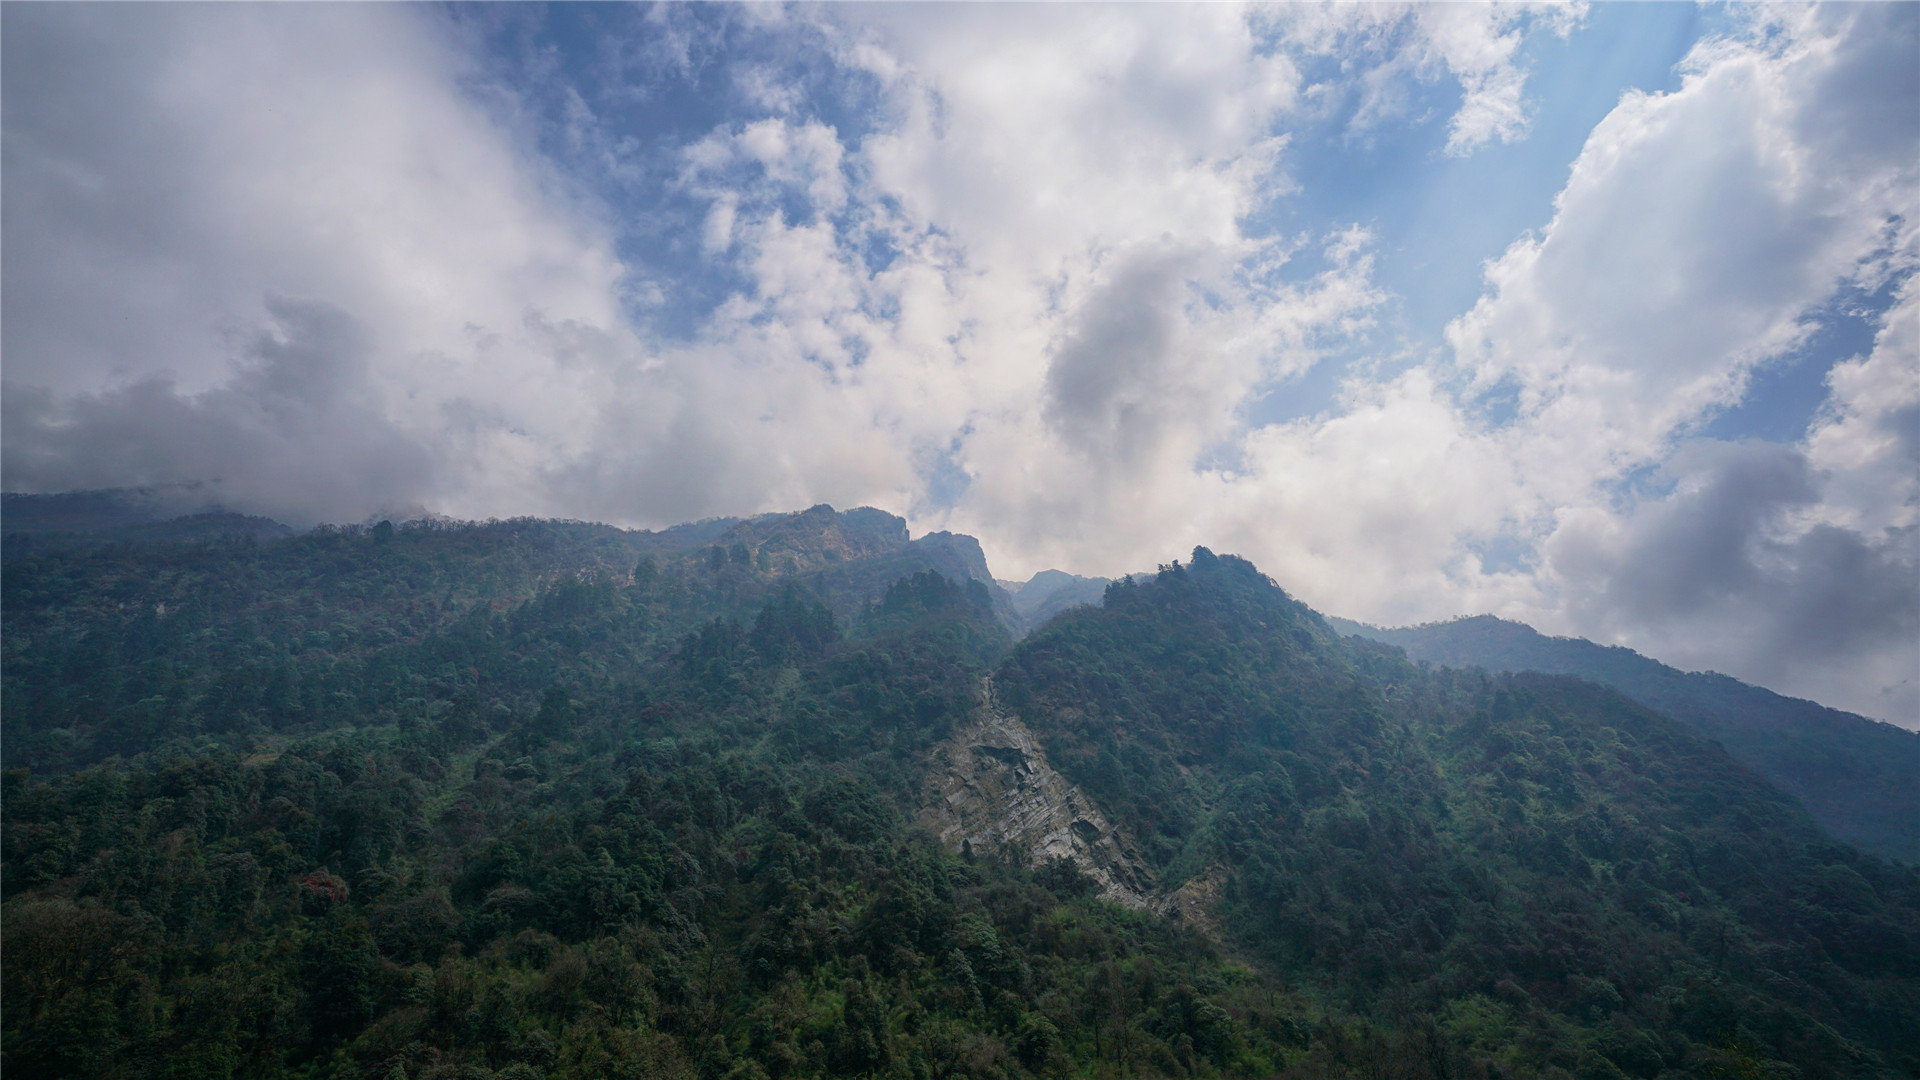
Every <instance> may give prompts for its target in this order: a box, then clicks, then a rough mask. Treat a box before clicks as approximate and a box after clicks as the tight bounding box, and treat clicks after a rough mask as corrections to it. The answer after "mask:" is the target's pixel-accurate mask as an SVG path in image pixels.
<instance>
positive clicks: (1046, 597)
mask: <svg viewBox="0 0 1920 1080" xmlns="http://www.w3.org/2000/svg"><path fill="white" fill-rule="evenodd" d="M1107 582H1108V579H1106V578H1100V577H1081V576H1080V575H1079V574H1069V573H1067V572H1066V571H1064V570H1042V571H1040V572H1039V573H1037V574H1035V575H1033V576H1032V577H1030V578H1028V579H1027V580H1026V581H1023V582H1004V581H1003V582H1001V583H1000V585H1001V587H1002V588H1004V589H1006V591H1007V593H1008V594H1009V596H1010V597H1011V599H1012V601H1013V609H1014V611H1015V612H1017V613H1018V614H1019V616H1020V619H1021V626H1022V627H1023V629H1026V630H1037V629H1039V628H1040V627H1042V626H1045V625H1046V623H1047V620H1048V619H1051V618H1053V617H1054V616H1055V615H1058V614H1060V613H1061V612H1062V611H1065V610H1067V609H1068V608H1074V607H1082V606H1085V605H1088V604H1098V603H1099V602H1100V600H1101V598H1102V597H1103V596H1104V595H1105V594H1106V590H1107Z"/></svg>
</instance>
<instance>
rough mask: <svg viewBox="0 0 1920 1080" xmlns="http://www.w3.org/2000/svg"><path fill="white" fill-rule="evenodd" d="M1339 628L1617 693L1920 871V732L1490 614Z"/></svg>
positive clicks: (1856, 839) (1470, 663) (1453, 661)
mask: <svg viewBox="0 0 1920 1080" xmlns="http://www.w3.org/2000/svg"><path fill="white" fill-rule="evenodd" d="M1331 621H1332V622H1333V624H1334V625H1335V626H1336V627H1337V628H1338V629H1339V630H1340V631H1341V632H1342V633H1347V634H1360V635H1362V636H1364V637H1368V638H1372V639H1374V640H1376V641H1384V642H1387V643H1388V644H1391V645H1398V646H1400V647H1401V648H1403V649H1405V650H1406V651H1407V655H1408V656H1410V657H1412V658H1413V659H1415V660H1425V661H1428V662H1430V663H1435V664H1446V665H1448V666H1451V667H1480V668H1485V669H1487V670H1488V671H1544V672H1550V673H1554V674H1560V675H1577V676H1579V677H1580V678H1583V679H1587V680H1589V681H1591V682H1596V683H1599V684H1601V685H1603V686H1611V687H1613V688H1614V689H1616V690H1618V691H1620V692H1621V693H1623V694H1625V695H1627V696H1628V697H1630V698H1632V699H1633V700H1635V701H1637V702H1639V703H1640V704H1642V705H1645V706H1647V707H1648V708H1650V709H1655V710H1658V711H1660V712H1663V713H1666V714H1667V715H1669V716H1671V717H1673V718H1674V719H1676V720H1679V721H1680V722H1681V723H1683V724H1685V725H1687V727H1688V728H1690V729H1691V730H1692V731H1693V732H1694V733H1695V734H1698V735H1700V736H1702V737H1704V738H1709V739H1718V740H1719V741H1720V742H1721V743H1722V744H1724V745H1725V746H1726V748H1727V751H1728V752H1729V753H1731V754H1732V755H1733V756H1734V757H1735V758H1738V759H1739V760H1740V761H1741V762H1743V763H1744V764H1746V765H1747V766H1748V767H1750V768H1752V769H1753V770H1754V771H1755V772H1758V773H1759V774H1760V775H1762V776H1764V777H1766V778H1767V779H1769V780H1771V781H1773V782H1774V783H1775V784H1777V785H1779V786H1780V787H1781V788H1782V789H1783V790H1785V791H1787V792H1788V793H1789V794H1792V795H1794V796H1796V797H1797V798H1799V800H1800V801H1801V802H1802V803H1805V804H1806V807H1807V809H1808V810H1809V811H1810V812H1811V813H1812V814H1813V816H1814V820H1816V821H1818V822H1819V823H1820V824H1821V825H1823V826H1825V827H1826V829H1827V831H1829V832H1831V833H1832V834H1833V835H1835V836H1837V837H1839V838H1840V839H1842V840H1845V841H1848V842H1849V843H1853V844H1858V845H1860V846H1861V847H1863V848H1865V849H1867V850H1868V851H1873V852H1878V853H1879V854H1882V855H1886V856H1888V857H1890V858H1895V859H1901V860H1903V861H1906V862H1910V863H1920V733H1916V732H1912V731H1906V730H1903V729H1901V728H1897V727H1894V726H1893V725H1891V724H1883V723H1880V722H1879V721H1875V720H1869V719H1867V718H1866V717H1864V716H1857V715H1855V714H1853V713H1849V712H1842V711H1840V710H1838V709H1829V708H1827V707H1826V706H1824V705H1818V704H1815V703H1814V702H1811V701H1804V700H1801V699H1799V698H1790V697H1784V696H1782V695H1780V694H1776V693H1774V692H1773V691H1771V690H1765V689H1762V688H1760V687H1758V686H1750V685H1748V684H1746V683H1743V682H1740V681H1738V680H1737V679H1731V678H1728V677H1727V676H1725V675H1715V674H1712V673H1706V672H1684V671H1679V670H1677V669H1675V668H1671V667H1668V666H1667V665H1665V664H1662V663H1660V662H1659V661H1657V660H1650V659H1648V658H1647V657H1644V656H1641V655H1640V654H1639V653H1636V652H1633V651H1632V650H1629V649H1623V648H1619V647H1617V646H1604V645H1596V644H1594V643H1593V642H1591V641H1583V640H1580V639H1578V638H1559V637H1548V636H1546V635H1544V634H1541V633H1539V632H1537V631H1535V630H1534V629H1533V628H1532V627H1529V626H1525V625H1523V624H1521V623H1516V622H1508V621H1506V620H1504V619H1496V618H1494V617H1493V616H1491V615H1480V616H1475V617H1472V618H1466V619H1456V620H1454V621H1452V622H1444V623H1429V624H1426V625H1423V626H1409V627H1403V628H1399V629H1392V630H1383V629H1380V628H1379V627H1373V626H1366V625H1364V624H1361V623H1349V622H1346V621H1344V620H1340V619H1335V620H1331Z"/></svg>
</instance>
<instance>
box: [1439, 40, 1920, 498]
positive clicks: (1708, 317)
mask: <svg viewBox="0 0 1920 1080" xmlns="http://www.w3.org/2000/svg"><path fill="white" fill-rule="evenodd" d="M1914 41H1915V34H1914V18H1913V12H1911V11H1908V10H1901V9H1894V8H1888V9H1885V10H1881V9H1867V8H1848V9H1846V11H1845V12H1844V13H1835V14H1833V15H1832V16H1831V17H1824V16H1823V17H1814V16H1811V15H1809V16H1807V17H1805V18H1803V19H1801V20H1799V21H1798V22H1796V23H1795V24H1793V25H1791V26H1789V27H1787V28H1785V29H1784V31H1783V32H1780V33H1777V34H1765V33H1758V34H1756V35H1755V36H1754V37H1752V38H1742V39H1716V40H1710V41H1708V42H1705V43H1702V44H1701V45H1699V46H1696V47H1695V49H1694V51H1693V53H1692V55H1691V56H1689V58H1688V60H1687V61H1686V62H1685V63H1684V64H1683V67H1684V68H1686V70H1687V71H1688V74H1687V75H1686V78H1685V80H1684V82H1683V84H1682V86H1681V88H1680V89H1679V90H1676V91H1674V92H1671V93H1665V94H1647V93H1642V92H1632V93H1629V94H1628V95H1627V96H1626V97H1625V98H1624V99H1623V100H1622V101H1621V102H1620V104H1619V105H1618V106H1617V107H1616V108H1615V109H1614V110H1613V111H1612V112H1611V113H1609V114H1608V116H1607V117H1606V118H1605V119H1604V120H1602V121H1601V123H1600V124H1599V125H1598V126H1597V127H1596V128H1595V129H1594V131H1593V133H1592V134H1591V136H1590V137H1589V138H1588V140H1587V144H1586V146H1585V148H1584V149H1583V150H1582V151H1581V154H1580V156H1579V158H1578V159H1577V160H1576V161H1575V162H1574V165H1573V170H1572V174H1571V176H1570V177H1569V179H1568V182H1567V185H1566V187H1565V189H1564V190H1562V192H1561V193H1560V195H1559V197H1558V198H1557V199H1556V201H1555V213H1554V217H1553V220H1552V221H1551V222H1550V223H1549V224H1548V225H1547V226H1546V228H1545V229H1544V230H1542V231H1541V233H1540V234H1539V235H1537V236H1530V237H1525V238H1522V239H1521V240H1519V241H1517V242H1515V243H1514V244H1513V245H1512V246H1511V247H1510V248H1509V249H1508V250H1507V252H1506V253H1505V254H1504V255H1502V256H1501V257H1500V258H1499V259H1497V260H1495V261H1494V262H1493V263H1492V264H1491V265H1490V266H1489V267H1488V270H1487V279H1488V283H1489V285H1490V287H1491V288H1490V291H1489V292H1488V293H1487V295H1485V296H1484V297H1483V298H1482V299H1481V300H1480V302H1479V303H1478V304H1476V305H1475V307H1474V308H1473V310H1472V311H1470V312H1469V313H1467V314H1466V315H1464V316H1462V317H1461V318H1460V319H1458V320H1456V321H1455V322H1454V323H1453V324H1452V325H1450V326H1449V327H1448V332H1447V333H1448V338H1449V340H1450V341H1451V343H1452V344H1453V346H1454V348H1455V350H1456V352H1457V354H1458V355H1459V357H1460V359H1461V361H1462V362H1463V363H1464V364H1466V365H1467V366H1469V367H1470V368H1471V369H1472V370H1473V371H1474V372H1475V374H1476V375H1477V377H1478V378H1479V379H1480V380H1481V381H1482V383H1483V385H1491V384H1494V383H1497V382H1499V381H1500V380H1503V379H1512V380H1516V381H1517V383H1518V385H1519V386H1520V388H1521V390H1522V395H1523V396H1522V405H1523V407H1524V409H1525V410H1526V412H1527V413H1528V414H1529V416H1530V417H1533V418H1535V419H1536V420H1537V421H1538V423H1539V425H1540V426H1541V427H1542V428H1543V429H1548V428H1552V429H1556V430H1559V431H1562V432H1570V433H1572V438H1570V439H1563V440H1559V441H1558V442H1557V444H1556V445H1553V446H1550V447H1549V446H1546V445H1543V446H1542V448H1541V449H1542V452H1549V453H1552V454H1555V455H1557V456H1560V457H1563V458H1565V459H1567V464H1568V465H1569V466H1571V467H1573V468H1575V469H1576V470H1589V471H1604V470H1606V469H1608V468H1609V467H1612V468H1616V469H1617V468H1630V467H1632V466H1633V465H1634V464H1635V463H1639V462H1645V461H1649V460H1652V459H1654V458H1655V457H1657V456H1658V455H1659V454H1660V452H1661V449H1662V447H1663V446H1664V445H1665V440H1666V439H1667V438H1668V437H1669V436H1670V435H1671V434H1672V433H1674V432H1675V431H1676V430H1678V429H1680V428H1682V427H1683V426H1684V425H1686V424H1688V423H1690V422H1692V421H1694V420H1695V419H1697V418H1698V417H1700V416H1701V415H1702V414H1704V413H1705V412H1707V411H1708V410H1710V409H1713V408H1716V407H1719V406H1723V405H1726V404H1730V403H1732V402H1734V401H1737V400H1739V398H1740V397H1741V395H1742V394H1743V392H1744V389H1745V385H1746V379H1747V376H1748V375H1749V374H1750V373H1751V372H1752V371H1753V370H1754V369H1755V368H1756V367H1757V366H1759V365H1761V364H1763V363H1766V362H1768V361H1770V360H1773V359H1776V358H1778V357H1781V356H1783V355H1786V354H1788V353H1789V352H1790V351H1792V350H1793V349H1794V348H1796V347H1797V346H1799V345H1800V344H1802V343H1803V342H1804V341H1805V340H1806V338H1807V336H1808V334H1809V333H1810V332H1811V330H1812V329H1813V325H1814V324H1813V323H1812V322H1811V320H1810V316H1811V315H1812V313H1813V312H1814V311H1815V309H1817V308H1818V307H1819V306H1820V305H1821V304H1822V303H1823V302H1825V301H1826V300H1827V299H1828V298H1829V297H1831V296H1833V295H1834V294H1835V293H1836V292H1837V291H1838V290H1839V289H1840V288H1841V287H1842V286H1844V285H1846V284H1848V283H1850V282H1853V281H1856V280H1858V279H1859V278H1860V277H1861V276H1862V275H1863V274H1865V273H1867V272H1868V271H1869V270H1870V269H1871V268H1872V267H1874V266H1875V265H1876V264H1877V263H1878V262H1879V260H1878V259H1877V258H1876V257H1877V256H1879V255H1880V254H1881V253H1883V252H1884V251H1885V249H1886V247H1887V244H1888V238H1889V230H1890V228H1893V227H1894V225H1895V223H1897V222H1899V221H1903V220H1905V221H1911V220H1913V219H1914V218H1915V216H1916V215H1915V211H1916V209H1920V207H1916V206H1915V192H1916V191H1920V169H1916V165H1915V163H1914V161H1913V158H1912V155H1911V154H1910V153H1906V152H1889V150H1890V148H1895V147H1901V146H1904V147H1906V148H1909V149H1910V148H1911V147H1912V146H1913V145H1914V144H1915V142H1916V141H1917V140H1920V123H1916V119H1915V117H1914V115H1913V111H1912V110H1911V109H1904V108H1901V107H1898V106H1890V105H1889V104H1888V103H1889V102H1890V101H1891V100H1892V99H1894V98H1897V97H1899V96H1901V93H1902V91H1903V90H1904V89H1908V87H1903V86H1902V85H1901V84H1900V82H1899V80H1897V79H1896V80H1895V81H1893V82H1890V83H1886V84H1874V83H1866V82H1862V81H1860V80H1857V79H1854V78H1851V77H1850V76H1843V75H1842V72H1843V71H1844V70H1845V69H1846V68H1847V67H1848V66H1849V65H1854V64H1864V65H1866V66H1868V67H1869V68H1874V69H1878V68H1884V67H1888V66H1894V67H1898V66H1899V62H1898V61H1897V60H1893V59H1891V55H1892V54H1898V53H1899V51H1900V50H1901V49H1902V48H1903V47H1904V46H1912V45H1913V44H1914ZM1905 55H1907V56H1908V58H1909V59H1908V61H1907V63H1906V69H1907V70H1908V71H1911V67H1912V65H1911V62H1910V56H1911V48H1907V51H1906V54H1905ZM1907 81H1908V82H1911V79H1909V80H1907ZM1908 96H1910V97H1911V96H1913V95H1911V94H1909V95H1908ZM1877 114H1885V115H1884V116H1882V117H1881V118H1882V119H1883V120H1885V121H1886V122H1888V123H1890V124H1891V125H1892V126H1891V127H1888V128H1883V129H1879V130H1877V131H1876V132H1875V133H1874V134H1873V135H1871V136H1868V135H1866V134H1863V133H1861V132H1860V131H1859V130H1858V128H1859V118H1860V117H1861V116H1862V115H1877ZM1848 133H1851V134H1848Z"/></svg>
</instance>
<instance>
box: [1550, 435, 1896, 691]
mask: <svg viewBox="0 0 1920 1080" xmlns="http://www.w3.org/2000/svg"><path fill="white" fill-rule="evenodd" d="M1662 471H1663V474H1664V475H1665V476H1666V477H1667V478H1668V479H1669V480H1671V481H1672V482H1673V483H1674V485H1675V490H1674V491H1673V492H1672V494H1670V495H1668V496H1666V497H1664V498H1660V499H1655V500H1648V501H1646V502H1644V503H1642V504H1640V505H1637V506H1635V507H1632V508H1630V509H1628V510H1626V511H1624V512H1621V511H1608V510H1604V509H1601V508H1597V507H1588V508H1582V509H1577V510H1572V511H1569V512H1567V513H1565V514H1564V515H1563V517H1562V520H1561V523H1560V526H1559V528H1558V529H1556V530H1555V532H1554V534H1553V536H1552V538H1551V539H1550V540H1549V541H1548V542H1547V544H1546V545H1545V553H1546V555H1547V558H1548V562H1549V565H1550V567H1551V570H1552V572H1553V573H1555V574H1556V575H1558V576H1559V577H1560V578H1561V580H1562V581H1563V582H1564V583H1565V587H1566V596H1565V600H1566V603H1567V611H1566V615H1565V617H1566V618H1568V619H1569V620H1570V621H1572V622H1573V623H1575V624H1576V625H1581V626H1583V627H1586V628H1587V632H1588V633H1589V634H1594V635H1596V636H1600V637H1602V638H1603V639H1608V638H1611V639H1614V640H1626V641H1631V642H1634V643H1636V644H1637V645H1639V646H1640V647H1642V648H1645V649H1648V650H1649V651H1652V652H1654V653H1655V654H1656V655H1659V656H1662V657H1664V658H1666V659H1667V660H1668V661H1669V662H1670V663H1676V664H1679V665H1682V666H1699V667H1711V668H1713V669H1715V670H1719V671H1724V672H1727V673H1729V674H1732V675H1735V676H1738V677H1742V678H1747V679H1750V680H1753V681H1758V682H1764V683H1765V684H1767V685H1769V686H1773V687H1775V688H1777V689H1780V690H1783V691H1785V692H1788V693H1798V694H1802V695H1805V696H1809V697H1814V698H1816V699H1818V700H1820V701H1824V702H1828V703H1831V704H1835V705H1839V706H1841V707H1843V708H1849V709H1854V710H1857V711H1861V712H1866V713H1869V714H1873V715H1880V716H1896V717H1897V716H1914V715H1920V682H1916V680H1915V678H1914V676H1915V674H1916V671H1915V668H1916V666H1920V657H1916V655H1915V652H1914V643H1915V641H1916V639H1920V543H1916V540H1917V539H1920V534H1917V533H1916V530H1915V529H1914V528H1913V527H1912V526H1903V527H1898V528H1895V529H1892V530H1889V531H1887V532H1885V533H1883V534H1881V535H1879V536H1875V537H1868V536H1865V535H1862V534H1861V533H1859V532H1857V531H1853V530H1850V529H1845V528H1841V527H1838V526H1835V525H1831V524H1827V523H1825V522H1814V523H1812V524H1810V525H1809V524H1806V523H1804V521H1802V520H1798V518H1799V514H1800V512H1801V511H1804V510H1805V509H1807V508H1809V507H1812V506H1814V505H1815V504H1817V502H1818V501H1819V498H1820V484H1819V478H1818V476H1817V474H1816V473H1815V471H1814V469H1813V467H1812V466H1811V464H1810V463H1809V461H1808V460H1807V457H1806V456H1805V455H1804V454H1803V453H1801V452H1800V451H1799V450H1796V449H1795V448H1792V447H1786V446H1778V445H1771V444H1765V443H1747V444H1728V443H1714V442H1695V443H1690V444H1688V445H1687V446H1686V447H1685V448H1684V449H1683V450H1682V451H1681V452H1680V453H1679V454H1677V455H1676V456H1675V457H1674V458H1673V460H1671V461H1670V462H1669V463H1667V465H1665V466H1664V467H1663V470H1662Z"/></svg>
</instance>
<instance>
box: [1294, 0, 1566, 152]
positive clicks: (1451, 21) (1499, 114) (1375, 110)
mask: <svg viewBox="0 0 1920 1080" xmlns="http://www.w3.org/2000/svg"><path fill="white" fill-rule="evenodd" d="M1586 14H1587V6H1586V5H1585V4H1581V3H1573V4H1535V3H1497V4H1326V5H1304V4H1303V5H1288V6H1286V7H1283V8H1280V9H1278V10H1277V11H1275V12H1273V13H1271V14H1270V15H1268V16H1266V17H1267V18H1269V19H1271V20H1272V22H1273V24H1274V25H1275V26H1276V28H1277V30H1278V33H1279V34H1280V36H1281V37H1283V38H1284V39H1285V40H1286V41H1288V42H1289V43H1291V44H1292V45H1294V46H1295V47H1297V48H1299V49H1301V50H1303V51H1304V52H1305V53H1306V54H1308V55H1312V56H1337V57H1339V58H1340V59H1341V63H1342V68H1343V74H1344V73H1347V71H1346V69H1349V68H1351V67H1359V69H1360V70H1359V72H1358V77H1357V78H1353V79H1352V80H1351V83H1350V84H1349V83H1345V82H1342V83H1335V84H1325V83H1323V84H1320V85H1318V86H1315V87H1314V88H1313V90H1312V91H1311V93H1312V94H1313V95H1314V96H1317V97H1321V98H1338V97H1340V96H1342V95H1343V94H1344V93H1350V94H1352V95H1354V96H1356V97H1357V98H1358V101H1357V104H1356V106H1355V109H1354V113H1353V116H1352V118H1351V120H1350V121H1349V127H1350V129H1351V130H1353V131H1355V132H1359V133H1365V132H1368V131H1369V130H1371V129H1374V128H1377V127H1379V126H1381V125H1383V124H1385V123H1387V122H1389V121H1393V120H1397V119H1401V118H1403V117H1404V116H1405V115H1406V114H1407V113H1408V112H1409V111H1411V110H1412V109H1413V107H1414V106H1413V102H1414V100H1415V98H1416V90H1415V86H1416V84H1420V83H1432V82H1435V81H1437V80H1439V79H1441V78H1442V77H1443V76H1445V77H1451V78H1452V79H1453V80H1454V81H1455V82H1457V84H1458V85H1459V89H1460V103H1459V106H1458V108H1456V109H1455V110H1454V112H1453V115H1452V116H1451V117H1450V118H1449V120H1448V123H1447V142H1446V146H1445V152H1446V153H1447V154H1448V155H1450V156H1453V157H1463V156H1465V155H1467V154H1470V153H1472V152H1473V151H1474V150H1476V149H1478V148H1479V147H1481V146H1483V145H1485V144H1487V143H1489V142H1496V141H1497V142H1503V143H1505V142H1513V141H1515V140H1517V139H1521V138H1524V137H1525V136H1526V134H1527V131H1528V129H1529V127H1530V126H1531V117H1530V116H1529V114H1528V108H1527V103H1526V100H1525V89H1526V80H1527V72H1526V69H1525V67H1524V66H1523V63H1522V61H1521V60H1520V59H1519V53H1520V49H1521V46H1522V45H1523V44H1524V42H1525V39H1526V37H1527V35H1528V34H1530V33H1534V32H1538V31H1540V30H1545V31H1547V32H1550V33H1554V34H1558V35H1559V36H1561V37H1565V36H1567V35H1568V34H1569V33H1571V32H1572V30H1573V29H1574V28H1575V27H1576V26H1578V25H1579V24H1580V23H1581V22H1583V21H1584V20H1585V19H1586Z"/></svg>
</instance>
